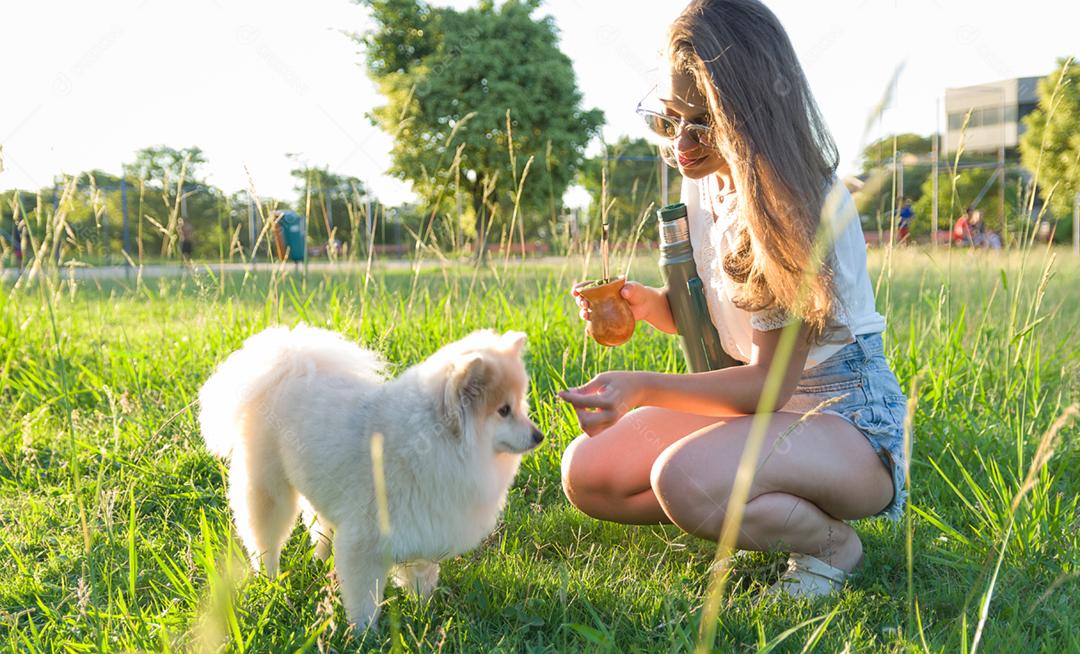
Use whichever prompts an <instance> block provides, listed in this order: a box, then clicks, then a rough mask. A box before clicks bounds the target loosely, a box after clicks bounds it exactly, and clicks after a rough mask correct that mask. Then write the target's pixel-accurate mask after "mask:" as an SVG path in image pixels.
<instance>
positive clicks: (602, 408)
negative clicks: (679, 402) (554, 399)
mask: <svg viewBox="0 0 1080 654" xmlns="http://www.w3.org/2000/svg"><path fill="white" fill-rule="evenodd" d="M642 381H643V377H642V375H640V374H639V373H635V372H605V373H601V374H599V375H597V376H595V377H593V378H592V380H591V381H590V382H589V383H587V384H585V385H584V386H579V387H578V388H571V389H567V390H565V391H561V392H560V393H559V397H560V398H561V399H563V400H565V401H567V402H569V403H570V404H571V405H573V407H574V412H575V413H577V418H578V424H579V425H581V430H582V431H584V432H585V433H586V434H588V435H589V436H596V435H597V434H599V433H600V432H602V431H604V430H605V429H607V428H608V427H610V426H611V425H614V424H615V423H616V422H618V421H619V418H622V417H623V415H625V414H626V412H627V411H629V410H630V409H633V408H634V407H636V406H637V405H638V403H639V402H640V401H641V399H642V398H643V397H644V387H643V384H642Z"/></svg>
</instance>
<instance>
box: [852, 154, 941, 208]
mask: <svg viewBox="0 0 1080 654" xmlns="http://www.w3.org/2000/svg"><path fill="white" fill-rule="evenodd" d="M894 139H895V150H894ZM932 151H933V146H932V143H931V137H929V136H920V135H918V134H911V133H905V134H896V135H892V134H890V135H888V136H883V137H881V138H880V139H878V140H876V141H874V142H873V143H871V144H870V145H868V146H866V148H864V149H863V151H862V155H861V159H862V171H863V173H864V174H866V173H871V172H873V171H875V170H883V171H884V172H885V173H886V175H887V177H886V178H884V179H880V180H878V182H879V183H877V184H871V185H869V186H868V187H867V188H866V189H864V190H863V191H861V192H859V193H858V194H856V196H855V202H856V206H857V208H858V209H859V215H860V216H862V218H863V219H864V220H865V221H866V222H867V224H868V225H873V224H877V222H878V221H881V222H882V223H883V224H888V223H889V221H890V219H891V215H892V211H893V205H894V198H893V183H894V181H893V179H892V175H893V154H894V152H895V154H896V155H897V156H899V157H900V160H901V162H903V161H904V159H910V158H911V157H912V155H915V157H920V158H922V159H923V161H920V162H919V163H916V164H914V165H911V164H903V167H904V185H903V188H898V189H896V198H895V204H896V205H899V203H900V200H901V198H905V197H906V198H911V199H912V201H913V202H915V201H916V200H917V199H918V198H919V197H920V196H921V195H922V190H921V189H922V187H923V183H924V182H925V181H926V179H927V178H928V177H929V176H930V170H931V167H930V165H929V164H928V163H925V158H926V155H929V154H930V153H931V152H932Z"/></svg>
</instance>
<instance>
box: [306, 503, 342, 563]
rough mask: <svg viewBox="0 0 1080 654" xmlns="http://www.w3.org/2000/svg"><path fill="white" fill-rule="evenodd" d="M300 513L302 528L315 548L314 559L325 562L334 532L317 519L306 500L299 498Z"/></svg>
mask: <svg viewBox="0 0 1080 654" xmlns="http://www.w3.org/2000/svg"><path fill="white" fill-rule="evenodd" d="M300 511H301V514H302V515H303V520H304V527H306V528H307V530H308V535H309V536H310V537H311V544H312V545H313V546H314V547H315V558H316V559H318V560H320V561H326V560H327V559H329V558H330V551H331V549H332V547H331V545H332V543H333V539H334V530H333V528H331V527H330V525H329V524H328V523H327V522H325V521H324V520H320V519H319V514H318V513H316V511H315V508H314V507H312V506H311V504H310V503H309V502H308V501H307V499H306V498H304V497H301V498H300Z"/></svg>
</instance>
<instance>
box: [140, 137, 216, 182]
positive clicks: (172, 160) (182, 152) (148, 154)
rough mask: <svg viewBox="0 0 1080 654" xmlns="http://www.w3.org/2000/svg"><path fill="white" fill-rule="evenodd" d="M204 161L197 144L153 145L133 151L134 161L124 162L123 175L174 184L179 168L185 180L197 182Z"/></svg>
mask: <svg viewBox="0 0 1080 654" xmlns="http://www.w3.org/2000/svg"><path fill="white" fill-rule="evenodd" d="M185 158H186V159H187V164H186V166H185V164H184V160H185ZM205 163H206V157H205V156H203V151H202V148H199V147H197V146H192V147H190V148H180V149H179V150H178V149H176V148H171V147H169V146H167V145H154V146H150V147H146V148H142V149H141V150H138V151H137V152H135V161H133V162H131V163H126V164H124V165H123V170H124V176H125V177H132V178H135V179H142V180H146V181H148V182H156V183H157V184H172V185H175V184H176V183H177V180H179V179H180V172H181V169H183V172H184V181H185V182H199V181H200V180H201V177H200V176H199V166H201V165H202V164H205Z"/></svg>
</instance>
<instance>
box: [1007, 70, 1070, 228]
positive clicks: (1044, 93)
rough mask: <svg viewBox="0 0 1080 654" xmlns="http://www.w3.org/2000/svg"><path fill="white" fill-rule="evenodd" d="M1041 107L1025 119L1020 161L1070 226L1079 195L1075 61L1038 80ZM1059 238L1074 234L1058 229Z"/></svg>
mask: <svg viewBox="0 0 1080 654" xmlns="http://www.w3.org/2000/svg"><path fill="white" fill-rule="evenodd" d="M1038 93H1039V105H1038V106H1037V107H1036V108H1035V110H1034V111H1032V112H1031V113H1030V114H1028V115H1027V116H1026V117H1025V118H1024V124H1025V125H1027V131H1026V132H1024V134H1023V136H1021V137H1020V160H1021V161H1022V162H1023V164H1024V167H1025V168H1027V169H1028V170H1030V171H1032V172H1033V173H1036V174H1037V175H1038V184H1039V194H1040V196H1041V197H1042V199H1043V201H1044V202H1046V203H1048V204H1049V208H1050V212H1051V213H1052V214H1053V215H1054V216H1056V217H1057V218H1058V219H1059V222H1062V223H1067V222H1068V221H1069V220H1071V216H1072V207H1073V201H1074V198H1075V197H1076V194H1077V193H1080V69H1078V68H1077V67H1076V65H1075V64H1074V62H1073V61H1072V59H1071V58H1070V59H1061V60H1059V61H1058V69H1057V70H1055V71H1054V72H1053V73H1051V74H1049V75H1047V76H1046V77H1044V78H1043V79H1041V80H1039V86H1038ZM1057 231H1058V235H1059V237H1061V236H1062V234H1066V235H1067V234H1070V233H1071V230H1070V229H1068V228H1067V227H1065V228H1064V229H1063V227H1062V225H1060V224H1059V226H1058V230H1057Z"/></svg>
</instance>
